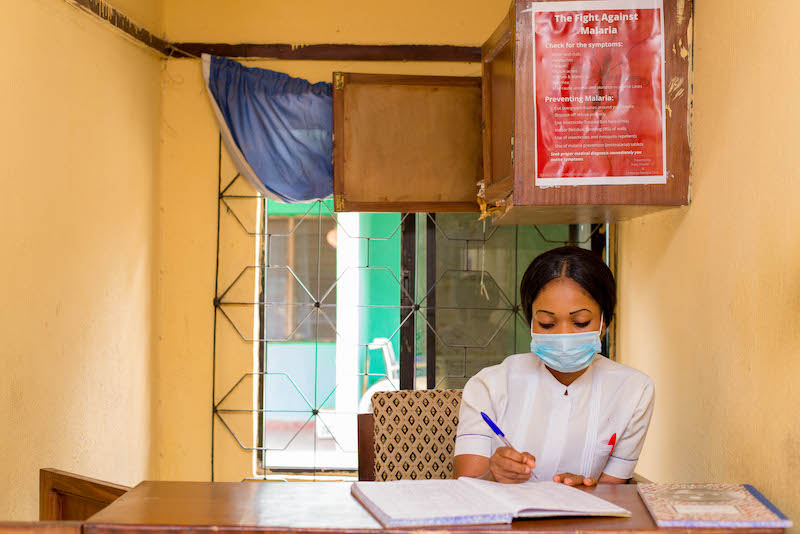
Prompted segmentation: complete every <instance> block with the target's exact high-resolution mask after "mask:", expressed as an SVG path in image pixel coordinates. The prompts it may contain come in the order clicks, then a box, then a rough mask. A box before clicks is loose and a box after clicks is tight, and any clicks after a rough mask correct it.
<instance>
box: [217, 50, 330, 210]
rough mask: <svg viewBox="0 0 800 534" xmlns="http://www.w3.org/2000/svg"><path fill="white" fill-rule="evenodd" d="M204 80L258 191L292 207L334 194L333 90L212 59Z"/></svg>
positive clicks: (233, 150) (236, 156)
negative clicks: (292, 204)
mask: <svg viewBox="0 0 800 534" xmlns="http://www.w3.org/2000/svg"><path fill="white" fill-rule="evenodd" d="M203 75H204V77H205V79H206V84H207V87H208V90H209V93H210V95H211V99H212V105H213V107H214V108H215V109H214V111H215V114H216V115H217V120H218V122H219V126H220V132H221V134H222V137H223V140H224V141H225V145H226V147H227V148H228V152H229V153H230V154H231V157H232V159H233V161H234V164H235V165H236V167H237V169H238V170H239V172H240V173H241V175H242V176H244V177H245V178H246V179H247V180H248V181H250V183H252V184H253V186H254V187H255V188H256V189H257V190H258V191H260V192H261V193H262V194H265V195H267V196H268V197H270V198H273V199H275V200H280V201H283V202H288V203H293V202H308V201H310V200H316V199H323V198H326V197H329V196H330V195H331V194H332V193H333V94H332V90H331V84H329V83H325V82H319V83H315V84H312V83H310V82H308V81H307V80H304V79H302V78H292V77H291V76H289V75H287V74H283V73H281V72H275V71H271V70H267V69H257V68H249V67H245V66H244V65H242V64H240V63H237V62H235V61H232V60H230V59H227V58H221V57H216V56H207V55H204V56H203ZM237 152H238V153H237Z"/></svg>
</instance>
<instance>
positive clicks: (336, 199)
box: [333, 193, 344, 211]
mask: <svg viewBox="0 0 800 534" xmlns="http://www.w3.org/2000/svg"><path fill="white" fill-rule="evenodd" d="M333 204H334V206H333V209H334V210H335V211H344V195H343V194H342V193H337V194H335V195H333Z"/></svg>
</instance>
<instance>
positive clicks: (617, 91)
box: [530, 0, 666, 187]
mask: <svg viewBox="0 0 800 534" xmlns="http://www.w3.org/2000/svg"><path fill="white" fill-rule="evenodd" d="M530 11H531V15H532V17H533V34H534V35H533V42H534V58H535V66H534V69H533V70H534V73H533V78H534V79H533V87H534V95H535V103H536V111H535V120H536V128H535V131H536V176H535V179H534V182H535V184H536V186H537V187H552V186H565V185H566V186H570V185H617V184H663V183H666V143H665V138H666V137H665V132H666V116H665V113H664V102H665V99H664V79H663V77H664V30H663V28H664V19H663V0H594V1H567V2H533V3H532V9H531V10H530Z"/></svg>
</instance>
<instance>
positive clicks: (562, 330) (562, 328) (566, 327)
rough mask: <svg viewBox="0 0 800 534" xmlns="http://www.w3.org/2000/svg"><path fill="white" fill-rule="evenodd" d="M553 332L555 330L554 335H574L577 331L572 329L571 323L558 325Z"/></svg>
mask: <svg viewBox="0 0 800 534" xmlns="http://www.w3.org/2000/svg"><path fill="white" fill-rule="evenodd" d="M553 330H555V332H553V333H554V334H572V333H574V332H575V329H574V328H572V323H569V322H561V323H558V324H557V325H556V326H555V327H554V328H553Z"/></svg>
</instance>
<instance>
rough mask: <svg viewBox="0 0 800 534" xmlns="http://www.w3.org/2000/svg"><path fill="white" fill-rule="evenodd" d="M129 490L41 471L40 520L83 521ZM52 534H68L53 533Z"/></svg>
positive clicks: (86, 479) (52, 470) (64, 473)
mask: <svg viewBox="0 0 800 534" xmlns="http://www.w3.org/2000/svg"><path fill="white" fill-rule="evenodd" d="M130 489H131V488H129V487H127V486H120V485H119V484H112V483H110V482H103V481H102V480H96V479H94V478H89V477H84V476H80V475H74V474H72V473H67V472H64V471H59V470H58V469H40V470H39V520H40V521H84V520H86V519H89V518H90V517H91V516H93V515H94V514H96V513H97V512H99V511H100V510H102V509H103V508H105V507H106V506H108V505H109V504H111V503H112V502H114V501H115V500H117V499H118V498H119V497H120V496H122V495H124V494H125V493H127V492H128V491H129V490H130ZM37 525H38V524H37ZM37 528H38V527H37ZM53 528H55V527H53ZM78 530H79V531H80V526H79V527H78ZM0 534H2V532H0ZM20 534H22V533H20ZM52 534H68V533H66V532H56V531H53V532H52Z"/></svg>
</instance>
